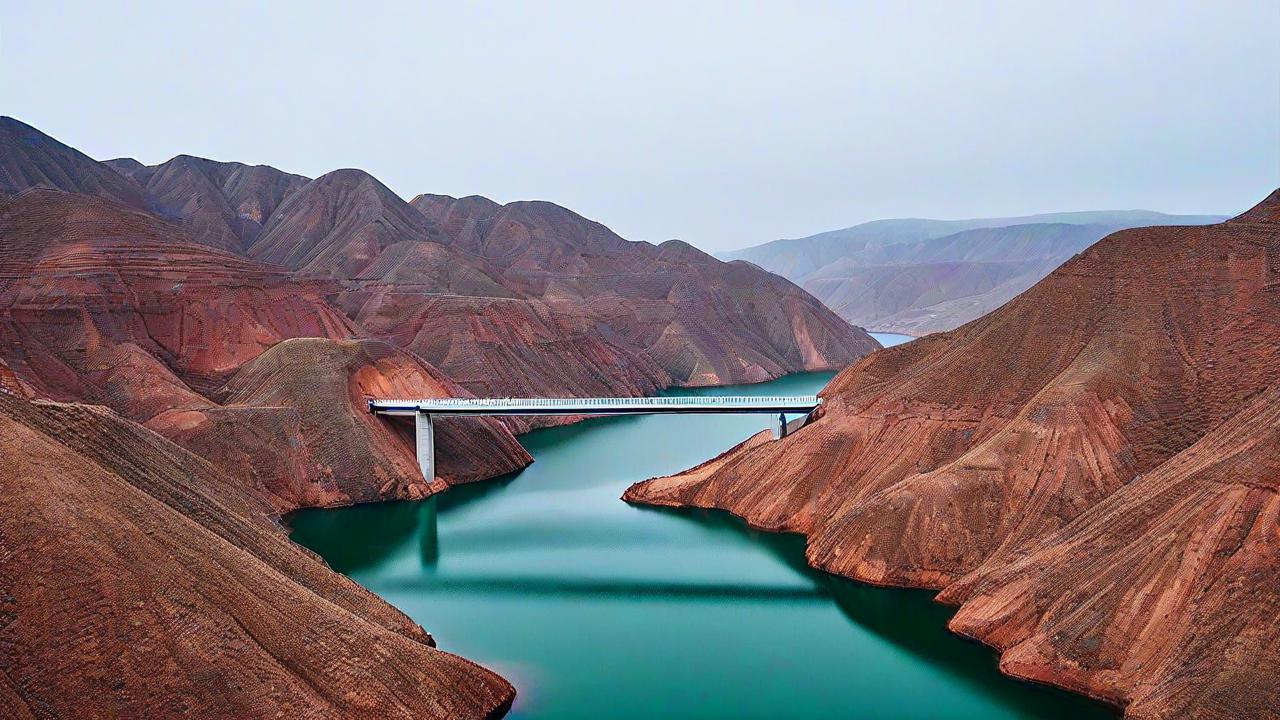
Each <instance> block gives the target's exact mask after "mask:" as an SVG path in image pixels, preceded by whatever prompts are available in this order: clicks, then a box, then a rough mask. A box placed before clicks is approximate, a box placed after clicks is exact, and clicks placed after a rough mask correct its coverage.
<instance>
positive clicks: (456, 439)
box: [0, 190, 529, 511]
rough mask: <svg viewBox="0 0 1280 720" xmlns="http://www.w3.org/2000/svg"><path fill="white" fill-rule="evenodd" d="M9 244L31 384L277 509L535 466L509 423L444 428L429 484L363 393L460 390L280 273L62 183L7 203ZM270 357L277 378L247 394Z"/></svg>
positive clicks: (12, 317) (7, 275)
mask: <svg viewBox="0 0 1280 720" xmlns="http://www.w3.org/2000/svg"><path fill="white" fill-rule="evenodd" d="M0 240H2V241H3V244H2V245H0V247H3V250H4V254H3V255H0V268H3V269H4V271H5V272H4V273H3V274H2V275H0V341H2V342H0V360H3V361H4V363H5V366H6V368H7V369H8V371H9V373H11V374H13V375H14V378H15V380H16V381H20V383H21V384H22V385H23V386H24V387H27V388H29V389H30V391H31V393H34V394H38V395H40V396H42V397H50V398H55V399H60V400H81V401H88V402H95V403H102V404H105V405H107V406H109V407H111V408H113V409H115V410H116V411H117V412H120V413H121V414H122V415H124V416H126V417H128V418H130V419H132V420H135V421H137V422H142V423H146V424H147V425H148V426H149V427H151V428H152V429H154V430H157V431H159V432H161V433H162V434H164V435H166V436H167V437H170V438H172V439H175V440H177V441H179V442H180V443H182V444H184V445H185V446H187V447H189V448H191V449H193V450H196V451H197V452H199V453H200V454H202V455H204V456H205V457H206V458H208V459H210V460H211V461H213V462H215V463H217V464H218V465H219V466H220V467H222V468H223V469H224V470H225V471H227V472H228V473H229V474H230V475H232V476H233V477H236V478H238V479H239V480H241V482H242V483H243V484H244V486H245V487H248V488H251V489H253V490H254V491H255V492H257V493H258V494H259V495H260V496H262V497H263V498H265V499H267V500H268V501H270V502H271V503H272V504H273V505H274V506H275V507H276V508H277V509H278V510H280V511H284V510H290V509H293V508H295V507H299V506H310V505H333V504H347V503H350V502H356V501H368V500H375V499H392V498H405V497H423V496H425V495H427V494H430V493H431V492H434V491H437V490H439V489H441V488H443V487H444V484H443V483H447V482H465V481H469V480H475V479H478V478H480V477H492V476H494V475H500V474H503V473H507V472H511V471H513V470H516V469H518V468H520V467H523V466H524V465H525V464H527V463H528V462H529V458H528V455H527V454H526V453H525V452H524V450H523V449H522V448H521V447H520V446H519V445H518V444H517V443H516V442H515V440H514V438H513V437H512V436H511V435H510V433H509V432H507V431H506V430H505V429H503V428H501V427H500V426H498V425H497V424H496V423H491V422H473V423H458V424H452V425H451V424H445V427H444V428H443V430H442V432H441V436H440V439H439V445H440V452H441V463H440V469H441V477H440V478H439V479H437V478H429V479H427V480H426V481H424V480H423V478H421V476H420V473H419V471H418V469H417V466H416V464H414V463H413V461H412V451H411V450H410V449H409V440H408V434H407V432H403V431H402V432H399V433H397V432H395V431H393V430H392V429H391V428H390V427H389V426H388V425H387V424H386V423H381V422H379V423H378V424H375V423H373V419H372V418H371V417H370V416H369V414H368V412H367V407H366V406H365V403H364V395H363V393H365V392H370V393H372V392H373V391H374V390H375V389H377V390H379V391H385V390H387V389H388V388H395V389H396V390H398V391H400V392H401V393H402V394H405V395H423V396H431V395H435V394H441V393H445V392H448V393H449V394H454V393H458V392H461V390H460V389H459V388H457V387H456V386H455V385H453V384H452V383H450V381H448V380H447V378H445V377H444V376H443V375H442V374H441V373H440V372H439V371H438V370H436V369H435V368H432V367H430V366H429V365H427V364H426V363H423V362H422V361H421V360H419V359H418V358H416V357H413V356H411V355H409V354H407V353H404V352H401V351H397V350H394V349H393V348H390V347H389V346H386V345H385V343H378V342H376V341H365V342H356V341H351V342H340V341H346V340H348V339H349V338H353V337H355V336H357V335H358V334H360V332H361V331H360V330H359V328H357V327H356V326H354V325H353V324H352V323H351V322H350V320H348V319H347V318H346V317H345V316H344V315H343V314H342V313H341V312H339V311H337V310H335V309H334V308H332V307H331V306H330V305H329V304H328V303H327V302H326V301H325V300H324V298H323V297H322V296H321V292H322V288H321V287H319V286H316V285H313V284H310V283H307V282H299V281H296V280H294V279H292V278H291V277H289V276H288V275H287V274H285V273H284V272H283V270H282V269H280V268H271V267H269V266H263V265H259V264H257V263H254V262H251V261H248V260H245V259H242V258H238V257H235V256H232V255H229V254H227V253H223V252H220V251H217V250H215V249H212V248H209V247H207V246H204V245H200V244H196V243H194V242H192V241H191V240H190V238H189V237H188V236H186V235H185V234H184V233H183V232H182V231H181V230H180V229H179V228H177V227H175V226H174V225H171V224H168V223H165V222H162V221H159V220H157V219H155V218H153V217H151V216H149V215H146V214H144V213H141V212H135V211H130V210H128V209H126V208H123V207H121V206H120V205H117V204H112V203H108V202H105V201H100V200H96V199H93V198H91V197H87V196H83V195H74V194H68V193H62V192H57V191H52V190H32V191H27V192H25V193H23V194H21V195H19V196H17V197H15V198H11V199H10V200H8V201H3V202H0ZM293 338H313V340H308V341H297V344H291V343H288V342H285V341H288V340H291V339H293ZM300 350H302V351H301V352H299V351H300ZM264 353H265V354H266V355H268V356H270V357H260V356H263V355H264ZM281 358H290V360H289V361H282V360H281ZM259 359H260V360H261V361H262V362H255V361H256V360H259ZM263 367H269V368H272V370H271V372H270V373H268V375H269V382H268V381H267V380H260V381H259V382H258V383H257V384H256V385H255V386H254V389H253V390H252V391H249V390H246V389H245V388H244V387H243V383H244V382H245V381H244V378H246V377H250V376H253V373H254V372H257V373H258V376H261V375H262V373H261V368H263ZM228 381H230V384H229V385H227V386H226V387H223V383H225V382H228Z"/></svg>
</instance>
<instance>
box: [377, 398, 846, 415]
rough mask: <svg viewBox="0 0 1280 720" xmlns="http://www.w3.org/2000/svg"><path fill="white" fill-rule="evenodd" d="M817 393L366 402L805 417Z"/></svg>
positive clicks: (397, 411) (395, 406)
mask: <svg viewBox="0 0 1280 720" xmlns="http://www.w3.org/2000/svg"><path fill="white" fill-rule="evenodd" d="M821 404H822V400H821V398H819V397H818V396H817V395H800V396H785V395H773V396H752V395H722V396H718V397H717V396H697V395H694V396H687V397H644V398H626V397H619V398H426V399H422V400H370V401H369V412H371V413H374V414H377V415H416V414H418V413H427V414H430V415H649V414H655V413H793V414H795V413H810V412H813V411H814V410H815V409H816V408H817V407H818V406H819V405H821Z"/></svg>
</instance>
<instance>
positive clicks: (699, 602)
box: [289, 334, 1115, 720]
mask: <svg viewBox="0 0 1280 720" xmlns="http://www.w3.org/2000/svg"><path fill="white" fill-rule="evenodd" d="M877 338H878V339H880V341H881V342H882V343H884V344H886V345H889V344H896V342H895V340H906V339H909V338H905V337H902V336H885V335H879V334H877ZM831 377H832V375H831V374H829V373H826V374H816V373H813V374H800V375H792V376H788V377H785V378H782V379H779V380H776V381H774V382H770V383H764V384H761V385H752V386H738V387H732V388H710V389H701V390H692V391H691V390H680V391H678V394H708V395H717V394H720V395H743V394H761V395H800V394H810V393H814V392H817V391H818V390H820V389H821V388H822V387H823V386H824V385H825V384H826V383H827V381H828V380H829V379H830V378H831ZM765 423H766V419H765V418H764V417H763V416H758V415H742V416H734V415H659V416H638V417H614V418H601V419H593V420H588V421H586V422H582V423H579V424H577V425H574V426H571V427H564V428H554V429H550V430H539V431H535V432H533V433H529V434H528V435H525V436H523V437H521V442H522V443H523V444H524V445H525V447H527V448H528V450H529V452H530V453H531V454H532V455H533V457H534V458H535V462H534V464H533V465H531V466H530V467H528V468H527V469H525V470H524V471H522V472H520V473H518V474H516V475H514V476H510V477H507V478H501V479H498V480H494V481H490V482H485V483H477V484H473V485H467V486H462V487H457V488H454V489H451V490H449V491H447V492H445V493H443V494H440V495H437V496H435V497H432V498H430V499H429V500H426V501H423V502H416V503H414V502H398V503H383V504H376V505H364V506H357V507H351V508H340V509H334V510H308V511H302V512H299V513H296V514H294V515H292V516H291V517H290V519H289V522H290V524H291V525H292V526H293V528H294V532H293V536H292V537H293V539H294V540H295V541H297V542H299V543H301V544H303V545H305V546H307V547H309V548H311V549H312V550H314V551H316V552H317V553H319V554H320V555H321V556H323V557H324V558H325V559H326V560H327V561H328V563H329V564H330V565H331V566H332V567H333V568H334V569H335V570H337V571H339V572H342V573H345V574H347V575H349V576H351V577H352V578H354V579H355V580H356V581H358V582H359V583H361V584H362V585H364V586H365V587H367V588H369V589H370V590H372V591H373V592H375V593H377V594H378V595H380V596H382V597H383V598H385V599H386V600H387V601H388V602H390V603H391V604H393V605H395V606H396V607H398V608H400V609H401V610H402V611H404V612H405V613H407V614H408V615H410V616H411V617H413V618H414V620H416V621H417V622H419V623H421V624H422V626H423V627H425V628H426V629H427V631H428V632H430V633H431V634H432V635H433V636H434V637H435V639H436V643H437V644H438V645H439V647H440V648H441V649H444V650H447V651H450V652H453V653H457V654H459V655H462V656H464V657H467V658H470V659H472V660H475V661H477V662H479V663H481V664H483V665H485V666H486V667H489V668H492V669H493V670H495V671H496V672H498V673H500V674H502V675H503V676H504V677H506V678H507V679H508V680H510V681H511V682H512V683H513V684H514V685H515V686H516V690H517V692H518V693H519V694H518V696H517V698H516V703H515V707H514V708H513V710H512V714H511V717H513V718H523V719H533V718H537V719H540V720H541V719H551V718H556V719H559V718H691V719H692V718H726V719H729V718H760V719H761V720H764V719H770V720H772V719H777V718H868V719H871V718H877V719H879V718H920V717H928V718H983V719H984V720H986V719H998V718H1072V719H1077V718H1092V717H1096V718H1111V717H1115V716H1114V714H1113V713H1112V712H1110V711H1109V710H1107V709H1106V708H1103V707H1101V706H1099V705H1096V704H1093V703H1090V702H1088V701H1086V700H1084V699H1082V698H1078V697H1076V696H1073V695H1068V694H1066V693H1063V692H1059V691H1057V690H1053V689H1050V688H1043V687H1037V686H1032V685H1028V684H1024V683H1020V682H1018V681H1015V680H1011V679H1009V678H1006V677H1004V676H1002V675H1000V673H999V672H998V671H997V669H996V656H995V654H994V652H992V651H991V650H989V649H987V648H984V647H981V646H979V645H976V644H974V643H972V642H969V641H967V640H965V639H963V638H960V637H957V636H955V635H952V634H950V633H949V632H947V630H946V628H945V623H946V620H947V618H948V617H950V615H951V613H952V610H951V609H950V608H947V607H944V606H940V605H938V604H936V603H934V602H932V600H931V596H932V594H931V593H928V592H925V591H917V590H892V589H885V588H876V587H870V586H866V585H861V584H858V583H854V582H851V581H846V580H843V579H840V578H836V577H833V576H830V575H826V574H823V573H819V572H817V571H814V570H812V569H810V568H808V567H807V566H806V565H805V563H804V544H803V539H802V538H800V537H798V536H792V535H776V534H768V533H759V532H754V531H751V530H749V529H747V528H746V527H745V526H744V525H743V524H742V523H741V522H739V521H737V520H736V519H734V518H732V517H730V516H728V515H726V514H723V513H714V512H703V511H671V510H657V509H649V508H643V507H634V506H630V505H628V504H626V503H624V502H622V501H621V500H619V499H618V498H619V496H620V495H621V494H622V492H623V491H624V490H625V489H626V488H627V487H628V486H629V485H631V484H632V483H634V482H637V481H639V480H644V479H646V478H649V477H653V476H656V475H665V474H669V473H672V472H676V471H679V470H683V469H685V468H688V467H690V466H693V465H696V464H698V463H699V462H702V461H703V460H706V459H708V458H710V457H713V456H714V455H717V454H719V453H720V452H722V451H724V450H725V449H727V448H729V447H731V446H732V445H734V444H736V443H737V442H739V441H741V440H743V439H745V438H747V437H749V436H750V435H752V434H753V433H756V432H759V431H761V430H763V429H765V427H766V425H765Z"/></svg>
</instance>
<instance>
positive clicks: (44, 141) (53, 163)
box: [0, 116, 145, 208]
mask: <svg viewBox="0 0 1280 720" xmlns="http://www.w3.org/2000/svg"><path fill="white" fill-rule="evenodd" d="M37 187H43V188H54V189H58V190H65V191H67V192H76V193H84V194H85V195H94V196H96V197H101V198H108V199H111V200H116V201H118V202H121V203H124V204H126V205H129V206H132V207H136V208H141V207H144V205H145V202H144V200H143V195H144V193H143V190H142V187H141V186H140V185H138V184H137V183H136V182H133V181H132V180H130V179H129V178H126V177H123V176H121V175H120V174H118V173H116V172H113V171H112V170H111V169H110V168H108V167H106V166H104V165H102V164H101V163H99V162H97V161H96V160H94V159H93V158H90V157H89V156H87V155H85V154H84V153H82V152H80V151H79V150H76V149H75V148H72V147H68V146H66V145H63V144H62V143H60V142H58V141H57V140H54V139H53V138H51V137H49V136H48V135H45V134H44V133H42V132H40V131H39V130H37V129H35V128H33V127H31V126H30V125H27V124H26V123H23V122H20V121H18V120H15V119H13V118H11V117H7V116H0V196H2V195H5V194H17V193H19V192H22V191H23V190H27V189H30V188H37Z"/></svg>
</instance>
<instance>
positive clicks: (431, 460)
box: [413, 412, 436, 483]
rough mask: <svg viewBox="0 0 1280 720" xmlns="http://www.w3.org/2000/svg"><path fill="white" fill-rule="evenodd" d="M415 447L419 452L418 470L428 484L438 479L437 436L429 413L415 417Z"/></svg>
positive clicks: (415, 415) (417, 414)
mask: <svg viewBox="0 0 1280 720" xmlns="http://www.w3.org/2000/svg"><path fill="white" fill-rule="evenodd" d="M413 418H414V422H413V430H414V446H415V447H416V448H417V452H418V468H419V469H420V470H422V477H423V478H424V479H426V481H427V482H429V483H430V482H435V479H436V434H435V429H434V428H433V427H432V424H431V415H430V414H429V413H424V412H420V413H416V414H414V416H413Z"/></svg>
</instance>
